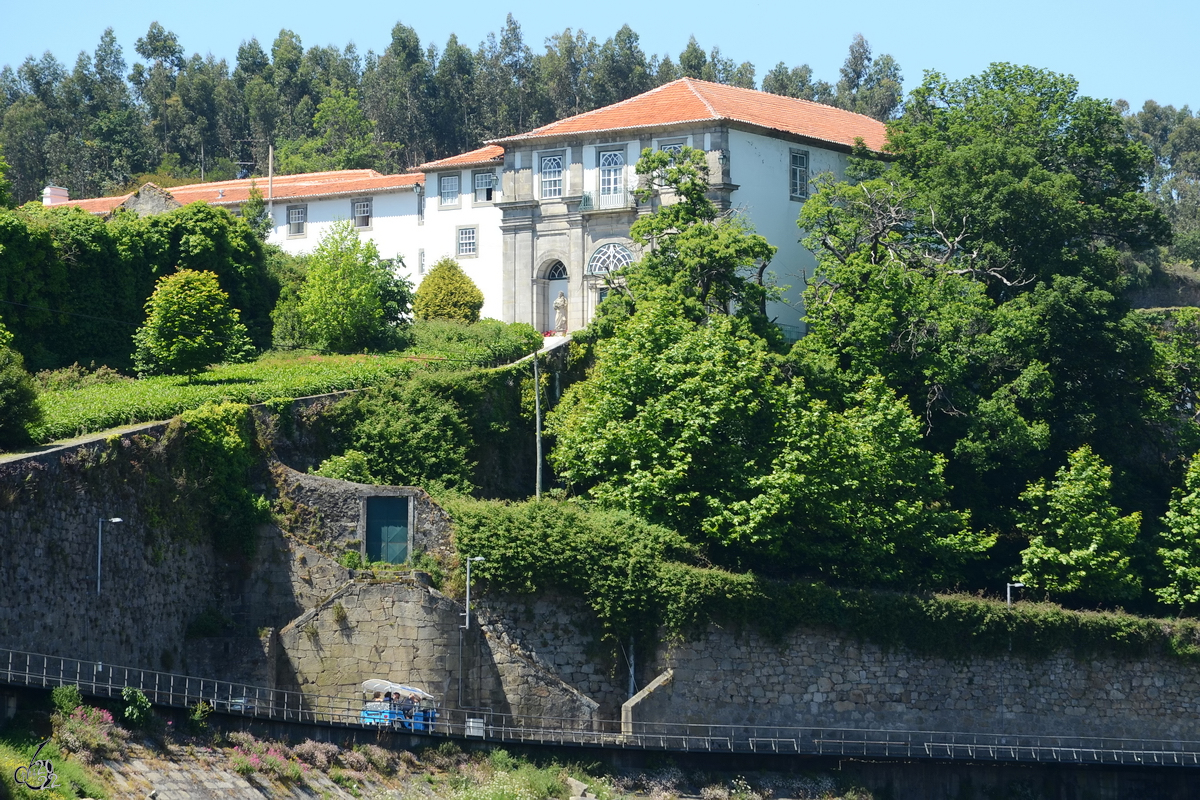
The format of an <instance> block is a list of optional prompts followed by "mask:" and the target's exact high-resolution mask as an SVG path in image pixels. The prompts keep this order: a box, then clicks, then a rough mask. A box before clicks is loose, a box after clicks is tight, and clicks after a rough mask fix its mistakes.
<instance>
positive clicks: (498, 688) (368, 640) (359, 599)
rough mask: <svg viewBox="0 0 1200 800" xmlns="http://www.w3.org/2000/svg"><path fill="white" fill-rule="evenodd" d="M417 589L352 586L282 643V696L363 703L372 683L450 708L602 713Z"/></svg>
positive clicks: (449, 605) (454, 607) (298, 623)
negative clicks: (421, 692)
mask: <svg viewBox="0 0 1200 800" xmlns="http://www.w3.org/2000/svg"><path fill="white" fill-rule="evenodd" d="M462 610H463V607H462V606H461V605H459V604H458V603H456V602H454V601H452V600H450V599H448V598H446V597H444V596H443V595H442V594H440V593H439V592H437V591H436V590H434V589H432V588H429V587H427V586H423V585H421V584H419V583H416V582H415V581H389V582H386V583H384V582H379V583H368V582H357V581H356V582H353V583H350V584H348V585H346V586H345V587H344V588H343V589H342V590H341V591H339V592H337V593H335V594H334V596H333V597H331V598H330V599H329V600H327V601H326V602H325V603H323V604H322V605H321V606H320V607H318V608H316V609H313V610H312V611H309V612H308V613H306V614H304V615H302V616H300V617H299V618H297V619H296V620H294V621H293V622H292V623H291V624H289V625H288V626H287V627H285V628H284V629H283V630H282V631H280V633H279V640H280V646H281V650H282V653H283V660H282V662H281V665H280V666H281V671H280V675H279V679H278V684H277V685H278V687H279V688H281V689H295V690H299V691H301V692H305V693H309V694H314V695H324V696H334V697H344V698H346V699H347V700H348V701H349V702H351V703H353V702H357V701H359V700H361V699H362V695H361V694H360V693H359V685H360V684H361V683H362V681H364V680H366V679H368V678H390V679H391V680H395V681H398V682H402V683H410V684H413V685H416V686H419V687H421V688H423V689H425V690H426V691H428V692H431V693H432V694H435V695H438V696H439V697H440V698H441V700H442V703H443V707H445V708H488V709H491V710H492V711H494V712H496V713H501V714H512V715H515V716H540V717H564V718H569V719H591V718H593V717H594V716H595V715H596V709H597V704H596V703H595V702H594V701H592V700H590V699H589V698H587V697H585V696H584V695H583V694H582V693H580V692H579V691H578V690H576V689H574V688H572V687H571V686H569V685H567V684H566V683H564V682H563V681H562V680H560V679H559V678H557V677H556V676H555V675H554V674H553V673H551V672H549V671H547V670H546V669H544V668H543V667H542V666H540V665H539V664H538V663H536V662H534V661H532V660H530V659H529V658H527V657H526V656H525V655H524V654H523V653H522V652H520V650H519V649H517V648H514V647H511V646H509V645H508V644H506V643H504V642H503V641H501V640H500V639H499V638H497V637H496V636H494V635H492V634H491V632H490V631H487V630H483V629H480V628H479V627H478V626H477V625H472V628H471V629H470V630H468V631H462V630H461V628H460V625H461V624H462V616H461V613H462Z"/></svg>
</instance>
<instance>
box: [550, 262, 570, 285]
mask: <svg viewBox="0 0 1200 800" xmlns="http://www.w3.org/2000/svg"><path fill="white" fill-rule="evenodd" d="M566 277H567V268H566V267H564V266H563V263H562V262H561V261H555V262H554V264H553V266H551V267H550V269H549V270H547V272H546V280H548V281H561V280H565V279H566Z"/></svg>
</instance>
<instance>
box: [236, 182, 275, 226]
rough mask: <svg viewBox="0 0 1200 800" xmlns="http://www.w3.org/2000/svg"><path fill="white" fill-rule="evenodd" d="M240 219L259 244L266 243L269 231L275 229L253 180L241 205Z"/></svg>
mask: <svg viewBox="0 0 1200 800" xmlns="http://www.w3.org/2000/svg"><path fill="white" fill-rule="evenodd" d="M242 219H244V220H245V221H246V224H247V225H249V226H250V230H252V231H254V235H255V236H257V237H258V240H259V241H260V242H266V241H267V237H268V236H270V235H271V230H272V229H273V228H274V227H275V223H274V222H273V221H272V220H271V215H270V214H269V213H268V211H267V201H266V200H264V199H263V195H262V192H260V191H259V189H258V187H257V186H255V185H254V179H253V178H252V179H251V180H250V197H249V198H248V199H247V200H246V202H244V203H242Z"/></svg>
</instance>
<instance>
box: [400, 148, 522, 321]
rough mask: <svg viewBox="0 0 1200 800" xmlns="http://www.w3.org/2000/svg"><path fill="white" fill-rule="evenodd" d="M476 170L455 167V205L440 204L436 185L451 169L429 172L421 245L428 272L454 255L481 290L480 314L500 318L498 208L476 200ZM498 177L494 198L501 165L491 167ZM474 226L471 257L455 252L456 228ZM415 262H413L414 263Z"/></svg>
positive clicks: (502, 269)
mask: <svg viewBox="0 0 1200 800" xmlns="http://www.w3.org/2000/svg"><path fill="white" fill-rule="evenodd" d="M479 171H481V169H480V168H476V169H463V170H458V171H457V174H458V176H459V182H458V185H459V203H458V205H457V206H446V207H443V206H442V205H441V198H440V195H439V191H438V190H439V187H440V186H441V177H442V176H443V175H451V174H454V173H455V171H454V170H449V171H444V172H430V173H429V174H428V175H426V177H425V191H426V198H425V224H424V225H423V226H422V227H421V230H420V240H421V242H422V243H423V244H422V245H421V246H422V247H424V248H425V271H426V272H428V271H429V269H430V268H432V267H433V265H434V264H435V263H437V262H438V260H439V259H442V258H453V259H455V260H456V261H458V263H459V265H460V266H461V267H462V269H463V272H465V273H466V274H467V276H468V277H470V279H471V280H473V281H475V285H476V286H478V287H479V289H480V291H482V292H483V309H482V310H481V311H480V312H479V315H480V317H491V318H493V319H503V297H502V295H503V291H502V285H503V279H504V268H503V243H502V237H501V235H500V218H501V215H500V209H498V208H496V206H495V205H494V204H493V203H481V204H478V205H477V204H476V203H475V189H474V178H473V176H474V174H475V173H476V172H479ZM493 171H494V172H495V174H496V176H497V182H496V190H495V191H496V193H495V194H494V195H493V197H494V198H495V199H497V200H498V199H500V194H499V191H500V182H499V175H500V172H501V167H500V166H499V165H497V166H496V167H494V168H493ZM469 225H474V226H476V227H477V229H478V233H477V240H476V248H477V253H478V254H477V255H476V256H475V257H474V258H467V257H461V256H459V255H457V249H458V229H459V228H460V227H463V226H469ZM415 263H416V262H415V261H414V262H413V264H415Z"/></svg>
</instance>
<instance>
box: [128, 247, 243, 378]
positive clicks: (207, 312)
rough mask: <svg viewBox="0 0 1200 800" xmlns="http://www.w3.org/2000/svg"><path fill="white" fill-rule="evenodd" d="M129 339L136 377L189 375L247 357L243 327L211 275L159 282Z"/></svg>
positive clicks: (190, 273) (184, 274)
mask: <svg viewBox="0 0 1200 800" xmlns="http://www.w3.org/2000/svg"><path fill="white" fill-rule="evenodd" d="M146 314H147V317H146V322H145V324H144V325H142V327H140V328H138V330H137V333H135V334H134V335H133V342H134V345H135V350H134V354H133V362H134V366H135V367H136V369H137V371H138V374H139V375H188V374H192V373H196V372H200V371H201V370H203V369H204V368H205V367H207V366H208V365H209V364H216V363H218V362H221V361H245V360H247V357H248V356H249V355H251V354H252V352H253V349H252V348H253V346H252V345H251V344H250V337H249V334H248V333H247V332H246V326H245V325H243V324H242V322H241V320H240V319H239V317H238V312H237V310H236V309H234V308H231V307H230V305H229V295H228V294H226V293H225V292H224V291H222V290H221V284H220V283H219V282H218V281H217V276H216V274H215V273H212V272H197V271H195V270H190V269H181V270H179V271H178V272H175V273H173V274H171V275H165V276H163V277H162V278H160V279H159V281H158V284H157V285H156V287H155V289H154V294H152V295H151V296H150V299H149V300H147V301H146Z"/></svg>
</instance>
